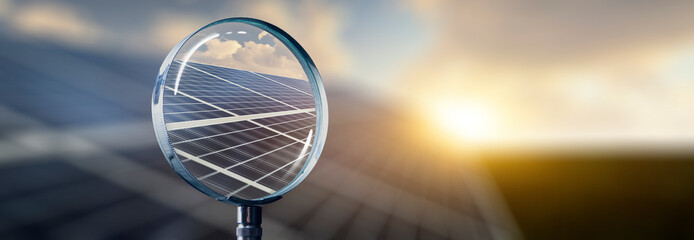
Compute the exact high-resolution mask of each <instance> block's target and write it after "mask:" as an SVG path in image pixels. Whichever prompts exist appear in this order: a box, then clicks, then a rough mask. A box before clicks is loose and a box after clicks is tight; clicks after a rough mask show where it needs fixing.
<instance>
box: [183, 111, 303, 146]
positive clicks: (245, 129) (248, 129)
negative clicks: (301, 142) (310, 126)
mask: <svg viewBox="0 0 694 240" xmlns="http://www.w3.org/2000/svg"><path fill="white" fill-rule="evenodd" d="M308 118H310V117H307V118H300V119H294V120H288V121H285V122H278V123H273V124H267V125H266V126H268V127H272V126H275V125H280V124H286V123H291V122H295V121H301V120H305V119H308ZM260 128H261V127H253V128H244V129H242V130H236V131H231V132H222V133H219V134H215V135H201V136H202V137H199V138H191V139H187V140H181V141H178V142H171V144H172V145H176V144H181V143H186V142H192V141H197V140H201V139H206V138H213V137H219V136H224V135H229V134H234V133H240V132H245V131H251V130H256V129H260ZM192 133H195V132H194V131H192ZM173 135H176V133H175V132H174V133H173Z"/></svg>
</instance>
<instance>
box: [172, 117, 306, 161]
mask: <svg viewBox="0 0 694 240" xmlns="http://www.w3.org/2000/svg"><path fill="white" fill-rule="evenodd" d="M313 126H314V125H311V126H306V127H304V128H308V127H313ZM298 130H299V129H296V130H293V131H298ZM278 136H281V135H280V134H275V135H271V136H268V137H265V138H260V139H256V140H253V141H249V142H244V143H241V144H239V145H235V146H229V147H227V148H224V149H219V150H216V151H211V152H207V153H205V154H202V155H199V156H196V157H199V158H202V157H206V156H209V155H214V154H217V153H220V152H224V151H228V150H232V149H236V148H238V147H241V146H245V145H249V144H253V143H256V142H262V141H265V140H267V139H270V138H274V137H278ZM293 143H294V142H292V144H293ZM193 144H194V143H193ZM198 146H199V147H206V146H205V145H198ZM206 150H211V149H209V148H208V149H206ZM181 161H182V162H186V161H187V160H181Z"/></svg>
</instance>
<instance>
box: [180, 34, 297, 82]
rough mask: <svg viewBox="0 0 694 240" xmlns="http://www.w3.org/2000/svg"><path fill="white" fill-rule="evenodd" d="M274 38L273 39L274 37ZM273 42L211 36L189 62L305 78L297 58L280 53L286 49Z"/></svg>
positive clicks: (277, 42)
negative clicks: (243, 40) (204, 47)
mask: <svg viewBox="0 0 694 240" xmlns="http://www.w3.org/2000/svg"><path fill="white" fill-rule="evenodd" d="M275 40H276V39H275ZM274 42H275V45H274V46H272V45H270V44H263V43H256V42H253V41H247V42H244V43H243V46H242V45H241V43H239V42H238V41H235V40H220V39H219V38H215V39H212V40H210V41H208V42H207V43H205V46H206V49H205V50H198V52H196V53H194V54H193V55H192V57H191V61H193V62H199V63H205V64H212V65H217V66H222V67H229V68H234V69H242V70H248V71H253V72H259V73H266V74H272V75H278V76H285V77H291V78H296V79H306V75H305V74H304V72H303V68H302V67H301V65H300V64H299V62H298V60H297V59H296V58H294V57H293V55H289V57H288V56H287V55H285V54H283V52H286V51H289V50H288V49H286V47H285V46H284V45H282V44H281V43H280V42H279V41H274Z"/></svg>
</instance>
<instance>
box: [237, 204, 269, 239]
mask: <svg viewBox="0 0 694 240" xmlns="http://www.w3.org/2000/svg"><path fill="white" fill-rule="evenodd" d="M236 222H237V223H238V224H239V225H238V227H236V239H237V240H260V239H261V237H262V236H263V229H262V228H261V227H260V224H261V223H262V222H263V217H262V208H260V207H259V206H239V207H238V208H237V211H236Z"/></svg>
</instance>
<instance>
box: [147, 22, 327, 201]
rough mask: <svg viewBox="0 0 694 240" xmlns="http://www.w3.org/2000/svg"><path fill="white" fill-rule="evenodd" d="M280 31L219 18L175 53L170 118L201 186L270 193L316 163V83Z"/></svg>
mask: <svg viewBox="0 0 694 240" xmlns="http://www.w3.org/2000/svg"><path fill="white" fill-rule="evenodd" d="M275 34H276V33H273V32H268V31H266V30H264V29H261V28H259V27H256V26H254V25H251V24H247V23H244V22H234V21H230V22H221V23H217V24H211V25H208V26H207V27H205V28H203V29H201V30H199V31H198V32H196V33H194V34H193V35H191V36H190V37H189V38H188V39H187V41H185V42H183V44H182V45H179V49H178V51H177V53H175V55H174V56H173V58H168V59H167V60H168V61H170V65H169V66H168V69H167V71H166V75H165V80H164V81H163V86H161V88H160V91H161V95H162V96H161V98H160V99H161V105H162V115H163V124H164V125H165V131H166V135H167V136H168V141H169V143H168V144H170V146H171V147H172V151H173V152H174V153H175V155H176V156H177V158H178V159H176V160H180V163H181V164H182V166H183V167H184V168H185V169H176V171H178V172H179V174H181V171H184V173H183V174H190V175H192V177H194V178H195V179H196V180H197V182H192V183H191V184H193V185H194V186H195V185H196V184H202V185H204V187H206V188H208V189H207V190H212V191H214V192H215V193H217V194H219V195H221V196H224V197H232V198H237V199H242V200H255V199H262V198H265V197H268V196H271V195H273V194H276V193H277V192H278V191H280V190H281V189H283V188H285V187H287V186H289V185H290V184H292V183H293V182H294V181H295V180H296V179H299V176H300V175H301V174H302V173H303V172H304V171H305V168H306V167H305V166H307V165H310V164H307V161H308V159H309V155H310V154H311V152H312V147H313V146H312V145H313V139H314V138H315V136H316V131H318V127H317V122H318V120H319V118H318V116H317V115H318V113H317V111H316V104H317V102H316V98H315V97H314V90H313V88H315V87H316V86H314V87H312V84H311V83H310V81H309V77H308V76H307V75H306V71H305V70H304V68H303V67H302V64H301V61H300V59H298V58H297V57H296V56H295V54H294V53H293V52H292V51H291V50H290V48H289V47H288V46H287V45H285V42H287V41H285V42H283V41H281V40H280V39H278V36H276V35H275ZM279 37H280V38H281V37H282V36H279ZM302 51H303V50H302ZM165 64H166V63H165ZM316 74H317V73H316ZM318 80H319V79H318ZM314 81H315V80H314ZM314 85H315V83H314ZM155 95H156V92H155ZM155 97H156V96H155ZM155 122H156V121H155ZM155 125H156V124H155ZM160 141H161V140H160ZM174 168H176V166H174ZM309 169H310V168H309ZM183 174H182V176H183ZM184 178H185V176H184ZM299 180H300V179H299ZM189 182H191V181H190V180H189ZM198 189H200V187H199V186H198ZM287 191H288V190H287Z"/></svg>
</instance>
